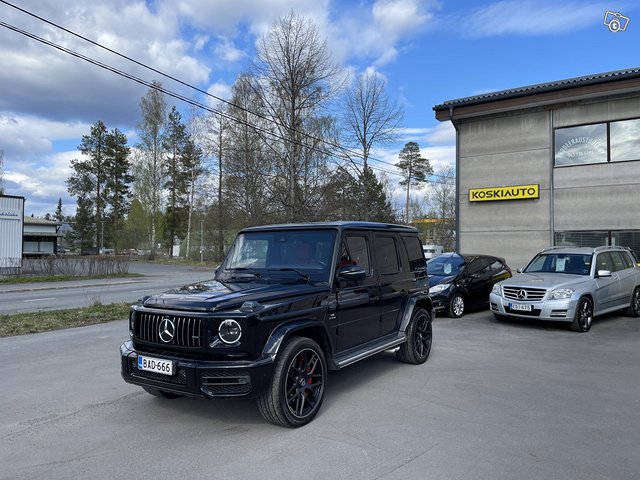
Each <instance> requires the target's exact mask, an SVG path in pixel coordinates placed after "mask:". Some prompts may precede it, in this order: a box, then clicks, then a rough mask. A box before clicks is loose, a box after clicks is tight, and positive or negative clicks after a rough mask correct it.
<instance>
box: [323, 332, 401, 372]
mask: <svg viewBox="0 0 640 480" xmlns="http://www.w3.org/2000/svg"><path fill="white" fill-rule="evenodd" d="M405 341H406V337H405V335H404V332H400V333H399V334H398V335H394V336H393V337H391V338H389V337H386V338H384V339H383V340H382V341H381V342H376V343H373V344H368V345H365V346H364V347H363V348H361V349H359V350H356V351H352V352H348V353H346V354H343V355H338V356H336V357H335V359H334V360H335V363H336V365H337V366H338V368H343V367H346V366H347V365H351V364H352V363H355V362H357V361H359V360H362V359H363V358H367V357H370V356H371V355H375V354H377V353H380V352H384V351H385V350H389V349H390V348H394V347H397V346H398V345H402V344H403V343H404V342H405Z"/></svg>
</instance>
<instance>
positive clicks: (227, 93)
mask: <svg viewBox="0 0 640 480" xmlns="http://www.w3.org/2000/svg"><path fill="white" fill-rule="evenodd" d="M232 87H233V86H232V85H229V84H228V83H225V82H223V81H222V80H220V81H218V82H216V83H214V84H212V85H211V86H209V88H207V92H208V93H209V94H210V95H213V96H214V97H217V98H222V99H223V100H229V99H230V98H231V89H232ZM207 104H208V105H209V106H216V107H217V106H219V105H220V101H219V100H216V99H214V98H211V97H207Z"/></svg>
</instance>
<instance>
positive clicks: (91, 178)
mask: <svg viewBox="0 0 640 480" xmlns="http://www.w3.org/2000/svg"><path fill="white" fill-rule="evenodd" d="M107 136H108V134H107V127H106V126H105V124H104V123H102V121H100V120H98V121H97V122H96V123H95V125H93V126H92V127H91V134H90V135H83V136H82V142H81V143H80V145H79V146H78V150H80V152H81V153H82V154H83V155H84V156H85V158H83V159H80V160H78V159H74V160H72V161H71V168H72V169H73V171H74V174H73V175H71V176H70V177H69V178H68V179H67V189H68V191H69V193H70V194H72V195H75V196H77V197H78V207H80V199H82V200H83V202H84V203H85V205H84V206H85V207H87V208H91V210H93V211H94V212H95V215H94V217H95V220H96V221H97V222H98V223H99V225H97V227H98V228H96V229H95V233H96V237H95V246H96V247H101V246H103V245H102V244H103V241H104V239H103V238H102V232H103V228H102V227H103V225H102V223H103V221H104V209H105V205H106V187H107V157H108V153H107Z"/></svg>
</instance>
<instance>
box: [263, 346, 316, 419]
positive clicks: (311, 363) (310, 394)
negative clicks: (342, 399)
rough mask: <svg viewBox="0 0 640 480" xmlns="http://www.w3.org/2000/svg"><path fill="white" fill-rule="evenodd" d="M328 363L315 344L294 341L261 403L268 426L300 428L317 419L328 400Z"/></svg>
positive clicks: (278, 362)
mask: <svg viewBox="0 0 640 480" xmlns="http://www.w3.org/2000/svg"><path fill="white" fill-rule="evenodd" d="M326 378H327V362H326V360H325V356H324V352H323V351H322V349H321V348H320V346H319V345H318V344H317V343H316V342H314V341H313V340H311V339H309V338H305V337H292V338H291V339H289V341H287V343H286V344H285V345H284V347H283V348H282V352H281V353H280V354H279V355H278V357H277V359H276V364H275V367H274V371H273V377H272V379H271V384H270V385H269V387H268V388H267V390H266V391H265V392H264V393H262V394H261V395H260V396H259V397H258V400H257V404H258V410H259V411H260V414H261V415H262V416H263V417H264V419H265V420H267V421H268V422H271V423H274V424H276V425H280V426H283V427H290V428H297V427H302V426H303V425H306V424H307V423H309V422H310V421H311V420H313V418H314V417H315V416H316V414H317V413H318V411H319V410H320V406H321V405H322V400H323V398H324V390H325V383H326Z"/></svg>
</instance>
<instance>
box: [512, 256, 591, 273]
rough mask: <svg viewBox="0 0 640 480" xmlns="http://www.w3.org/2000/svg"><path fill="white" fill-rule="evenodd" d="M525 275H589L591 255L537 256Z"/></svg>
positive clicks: (528, 266)
mask: <svg viewBox="0 0 640 480" xmlns="http://www.w3.org/2000/svg"><path fill="white" fill-rule="evenodd" d="M524 271H525V272H526V273H566V274H570V275H589V272H590V271H591V255H590V254H582V253H580V254H578V253H543V254H538V255H537V256H536V257H535V258H534V259H533V260H531V262H530V263H529V265H527V268H525V269H524Z"/></svg>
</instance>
